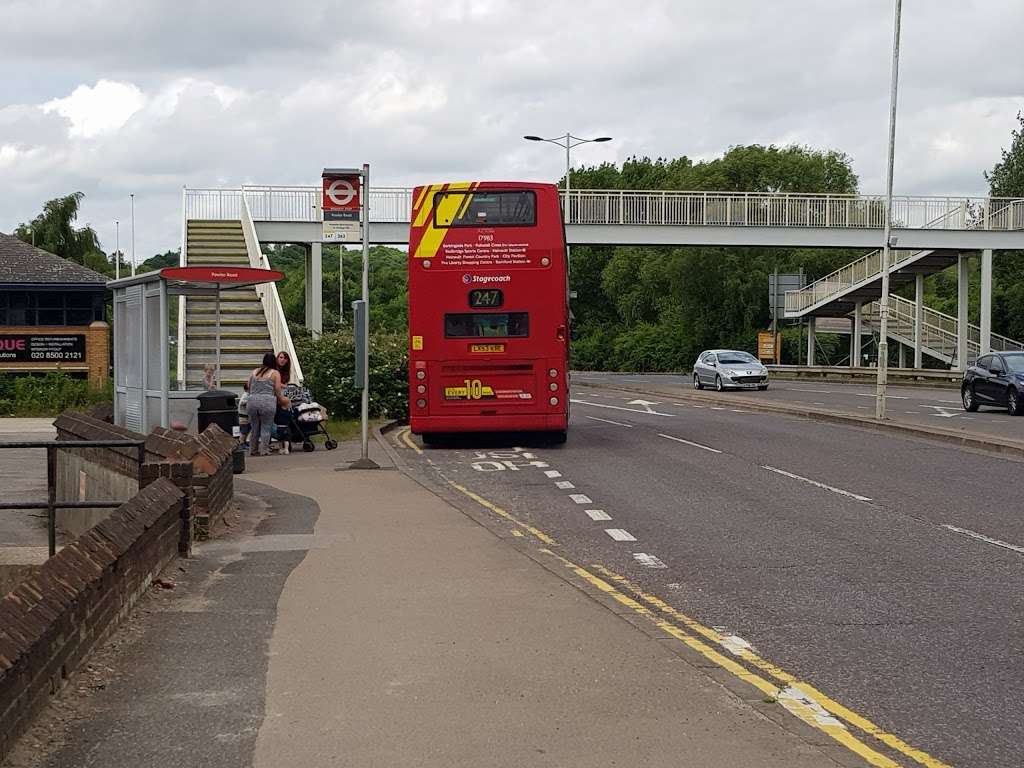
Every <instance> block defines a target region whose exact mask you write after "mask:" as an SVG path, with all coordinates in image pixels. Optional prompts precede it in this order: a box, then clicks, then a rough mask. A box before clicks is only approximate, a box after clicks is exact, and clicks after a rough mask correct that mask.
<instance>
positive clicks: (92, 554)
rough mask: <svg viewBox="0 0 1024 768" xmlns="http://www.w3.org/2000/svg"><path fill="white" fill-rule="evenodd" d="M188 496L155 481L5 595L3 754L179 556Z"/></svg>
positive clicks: (0, 661)
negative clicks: (182, 521) (181, 528)
mask: <svg viewBox="0 0 1024 768" xmlns="http://www.w3.org/2000/svg"><path fill="white" fill-rule="evenodd" d="M184 502H185V499H184V494H182V492H181V491H180V490H179V489H178V488H177V487H175V486H174V484H173V483H171V481H170V480H168V479H167V478H163V477H161V478H158V479H156V480H154V481H153V482H151V483H150V484H149V485H147V486H146V487H145V488H143V489H142V490H141V491H140V492H139V493H138V494H137V495H136V496H135V497H134V498H133V499H132V500H131V501H129V502H128V503H126V504H124V505H123V506H121V507H119V508H118V509H117V510H115V511H114V512H113V514H111V515H110V516H109V517H108V518H107V519H106V520H104V521H102V522H100V523H98V524H97V525H96V526H95V527H93V528H91V529H90V530H89V531H86V532H85V533H84V534H82V535H81V536H79V537H78V538H77V539H75V540H74V541H72V542H71V543H70V544H68V545H67V546H65V547H64V548H63V549H61V551H60V552H58V553H57V554H56V555H55V556H54V557H52V558H50V559H49V560H48V561H47V562H46V563H45V564H44V565H43V566H41V567H40V569H39V571H38V572H37V573H36V574H35V575H34V576H32V577H30V578H28V579H27V580H26V581H24V582H22V583H21V585H20V586H18V587H17V588H16V589H15V590H14V591H13V592H11V593H10V594H9V595H7V596H6V597H4V598H3V600H0V760H3V758H4V757H5V756H6V755H7V753H8V752H9V751H10V748H11V745H12V743H13V741H14V739H15V738H17V737H18V735H20V734H21V733H23V732H24V731H25V729H26V728H27V727H28V725H29V724H30V722H31V720H32V718H33V717H34V716H35V715H36V714H37V713H38V712H39V711H40V710H41V709H42V708H43V707H44V706H45V705H46V703H47V701H48V700H49V699H50V697H51V696H52V695H53V694H54V693H56V692H57V691H58V690H59V689H60V688H61V687H62V686H63V685H64V683H65V681H66V680H67V679H68V677H69V675H70V674H71V673H72V672H73V671H74V670H75V669H76V668H77V666H78V665H79V664H80V663H81V661H82V660H83V659H84V658H85V657H86V656H87V655H88V653H89V652H90V651H91V650H92V649H93V648H95V647H96V646H97V645H98V644H99V643H100V642H102V641H103V639H104V638H105V637H106V636H107V635H108V634H109V633H110V632H111V631H112V630H113V629H114V628H115V627H116V626H117V624H118V622H119V621H120V620H121V619H122V618H123V617H124V616H125V615H127V613H128V612H129V611H130V610H131V608H132V606H133V605H134V604H135V602H136V601H137V600H138V598H139V596H140V595H141V594H142V593H143V592H144V591H145V590H146V588H147V587H148V586H149V584H150V583H151V582H152V580H153V577H154V576H156V575H157V574H158V573H160V571H161V570H163V568H164V567H165V566H166V565H167V564H168V563H169V562H170V561H171V560H173V559H174V557H175V556H176V555H177V553H178V543H179V538H180V520H181V515H182V510H183V507H184Z"/></svg>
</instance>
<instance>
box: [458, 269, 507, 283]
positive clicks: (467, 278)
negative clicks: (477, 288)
mask: <svg viewBox="0 0 1024 768" xmlns="http://www.w3.org/2000/svg"><path fill="white" fill-rule="evenodd" d="M511 281H512V275H471V274H469V273H468V272H467V273H466V274H465V275H463V276H462V282H464V283H465V284H466V285H472V284H474V283H476V284H482V285H486V284H487V283H508V282H511Z"/></svg>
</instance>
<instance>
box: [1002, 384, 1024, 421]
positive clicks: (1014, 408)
mask: <svg viewBox="0 0 1024 768" xmlns="http://www.w3.org/2000/svg"><path fill="white" fill-rule="evenodd" d="M1006 412H1007V413H1008V414H1010V415H1011V416H1020V415H1021V414H1022V413H1024V406H1022V404H1021V401H1020V393H1019V392H1018V391H1017V388H1016V387H1010V388H1009V389H1008V390H1006Z"/></svg>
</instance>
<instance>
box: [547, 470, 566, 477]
mask: <svg viewBox="0 0 1024 768" xmlns="http://www.w3.org/2000/svg"><path fill="white" fill-rule="evenodd" d="M544 474H545V475H546V476H547V477H561V476H562V473H561V472H559V471H558V470H557V469H545V470H544Z"/></svg>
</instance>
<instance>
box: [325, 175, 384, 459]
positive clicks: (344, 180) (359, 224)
mask: <svg viewBox="0 0 1024 768" xmlns="http://www.w3.org/2000/svg"><path fill="white" fill-rule="evenodd" d="M322 178H323V206H322V207H323V240H324V242H333V243H338V244H339V248H341V247H343V244H344V243H347V242H348V243H350V242H358V241H360V240H361V241H362V246H363V281H362V282H363V286H362V288H363V295H362V298H361V300H360V301H358V302H353V303H352V306H353V311H354V313H355V317H354V321H355V322H353V329H352V332H353V333H354V334H355V342H356V344H355V346H356V366H355V367H356V373H357V385H360V384H361V387H362V402H361V407H360V421H361V435H360V437H361V440H360V451H359V458H358V459H357V460H356V461H353V462H352V463H351V464H349V466H348V468H349V469H378V468H379V466H378V464H377V462H375V461H374V460H373V459H371V458H370V374H369V372H370V211H369V205H370V203H369V201H370V165H369V163H363V167H362V168H324V170H323V174H322ZM338 264H339V266H340V264H341V259H340V258H339V260H338ZM357 305H358V306H357ZM339 310H340V313H339V314H340V315H341V316H342V317H343V316H344V308H343V307H339Z"/></svg>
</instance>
